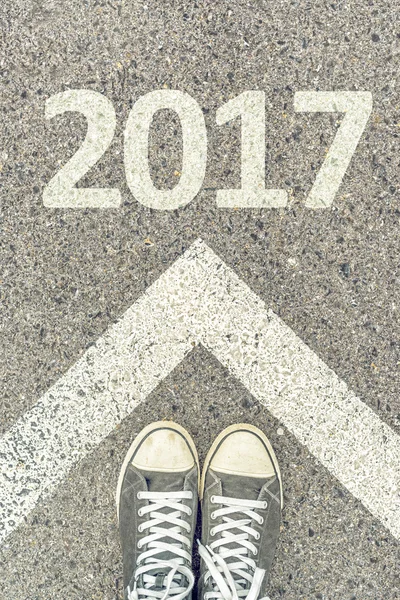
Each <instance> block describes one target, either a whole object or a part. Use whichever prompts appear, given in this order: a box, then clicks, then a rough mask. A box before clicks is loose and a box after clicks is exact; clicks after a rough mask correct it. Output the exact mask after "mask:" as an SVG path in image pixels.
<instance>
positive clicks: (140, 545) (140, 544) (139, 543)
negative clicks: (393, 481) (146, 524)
mask: <svg viewBox="0 0 400 600" xmlns="http://www.w3.org/2000/svg"><path fill="white" fill-rule="evenodd" d="M137 547H138V548H139V550H140V549H141V547H142V542H141V541H140V540H139V541H138V543H137Z"/></svg>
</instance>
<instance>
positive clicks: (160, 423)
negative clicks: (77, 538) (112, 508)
mask: <svg viewBox="0 0 400 600" xmlns="http://www.w3.org/2000/svg"><path fill="white" fill-rule="evenodd" d="M160 428H163V429H164V428H169V429H173V430H174V431H177V432H179V433H180V434H181V435H182V436H183V437H184V438H185V440H186V442H187V443H188V445H189V447H190V449H191V450H192V452H193V456H194V458H195V461H196V464H197V472H198V487H199V489H200V466H199V457H198V454H197V449H196V446H195V444H194V441H193V439H192V437H191V435H190V434H189V432H188V431H186V429H185V428H184V427H182V425H179V424H178V423H174V421H155V422H154V423H150V425H147V426H146V427H144V428H143V429H142V431H141V432H140V433H139V434H138V435H137V436H136V437H135V439H134V440H133V442H132V444H131V446H130V448H129V450H128V452H127V453H126V456H125V458H124V462H123V463H122V467H121V471H120V474H119V477H118V484H117V491H116V495H115V499H116V504H117V515H118V521H119V502H120V497H121V488H122V483H123V481H124V476H125V471H126V469H127V467H128V465H129V463H130V462H131V460H132V457H133V455H134V454H135V452H136V450H137V448H138V447H139V445H140V444H141V443H142V441H143V440H144V438H145V437H147V436H148V435H149V434H150V433H151V432H152V431H154V430H156V429H160Z"/></svg>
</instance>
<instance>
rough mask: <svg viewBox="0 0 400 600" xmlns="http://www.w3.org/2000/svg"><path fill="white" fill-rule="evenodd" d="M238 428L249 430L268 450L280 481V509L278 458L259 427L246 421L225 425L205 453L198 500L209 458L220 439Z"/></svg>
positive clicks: (201, 494) (202, 494)
mask: <svg viewBox="0 0 400 600" xmlns="http://www.w3.org/2000/svg"><path fill="white" fill-rule="evenodd" d="M239 430H241V431H242V430H245V431H250V432H252V433H254V434H255V435H257V436H258V437H259V438H260V439H261V440H262V441H263V443H264V444H265V446H266V447H267V448H268V452H269V454H270V456H271V459H272V462H273V464H274V467H275V470H276V473H277V475H278V479H279V483H280V490H281V509H282V508H283V486H282V475H281V471H280V469H279V463H278V459H277V458H276V455H275V452H274V449H273V448H272V446H271V442H270V441H269V439H268V438H267V436H266V435H265V433H263V432H262V431H261V429H259V428H258V427H255V426H254V425H250V424H248V423H236V424H235V425H230V426H229V427H226V428H225V429H224V430H223V431H221V433H220V434H219V435H218V436H217V437H216V438H215V440H214V442H213V444H212V446H211V448H210V449H209V451H208V453H207V456H206V460H205V461H204V466H203V471H202V474H201V481H200V492H199V497H200V500H202V499H203V496H204V487H205V480H206V473H207V470H208V467H209V466H210V462H211V459H212V457H213V455H214V453H215V451H216V450H217V448H218V446H219V445H220V443H221V442H222V440H223V439H224V438H225V437H226V436H227V435H229V434H230V433H233V432H235V431H239Z"/></svg>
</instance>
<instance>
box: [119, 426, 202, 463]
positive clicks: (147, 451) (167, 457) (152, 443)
mask: <svg viewBox="0 0 400 600" xmlns="http://www.w3.org/2000/svg"><path fill="white" fill-rule="evenodd" d="M131 462H132V464H133V465H134V466H135V467H136V468H137V469H140V470H144V471H159V472H165V473H174V472H181V471H187V470H188V469H191V468H192V467H193V466H194V464H195V459H194V456H193V453H192V452H191V451H190V448H189V445H188V442H187V440H186V439H185V437H184V436H183V435H182V433H181V432H180V431H178V430H177V429H176V428H174V429H172V428H170V427H168V426H167V427H165V428H162V427H160V428H157V429H153V431H151V432H150V433H148V435H147V436H146V437H144V439H143V440H142V441H141V443H140V445H139V447H138V449H137V451H136V453H135V454H134V457H133V458H132V461H131Z"/></svg>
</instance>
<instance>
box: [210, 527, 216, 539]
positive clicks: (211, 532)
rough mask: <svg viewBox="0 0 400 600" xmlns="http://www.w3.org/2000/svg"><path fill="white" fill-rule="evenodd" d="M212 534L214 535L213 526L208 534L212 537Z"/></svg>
mask: <svg viewBox="0 0 400 600" xmlns="http://www.w3.org/2000/svg"><path fill="white" fill-rule="evenodd" d="M214 535H215V530H214V528H212V529H210V536H211V537H214Z"/></svg>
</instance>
